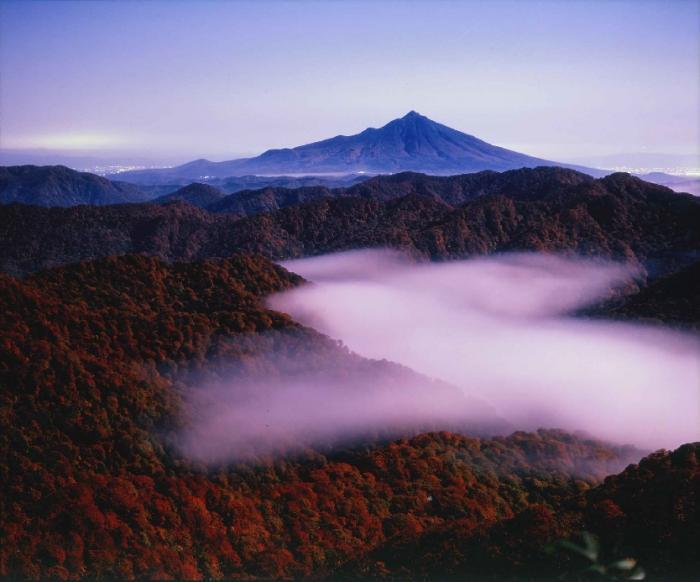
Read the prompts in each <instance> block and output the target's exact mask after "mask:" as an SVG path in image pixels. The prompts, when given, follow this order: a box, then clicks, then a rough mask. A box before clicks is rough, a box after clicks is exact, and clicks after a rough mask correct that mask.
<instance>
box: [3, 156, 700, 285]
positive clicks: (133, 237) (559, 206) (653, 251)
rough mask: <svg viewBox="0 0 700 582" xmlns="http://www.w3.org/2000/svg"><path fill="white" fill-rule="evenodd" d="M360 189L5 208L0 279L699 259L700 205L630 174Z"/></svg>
mask: <svg viewBox="0 0 700 582" xmlns="http://www.w3.org/2000/svg"><path fill="white" fill-rule="evenodd" d="M473 180H475V182H474V183H472V182H471V181H473ZM467 185H468V186H469V187H468V188H467ZM356 188H358V191H353V192H354V194H355V195H339V196H332V195H331V196H320V197H314V198H313V199H311V200H310V201H307V202H303V200H302V198H303V197H304V196H305V195H306V194H308V191H307V189H299V190H289V191H287V193H286V194H285V197H286V200H287V201H290V200H292V199H294V198H297V199H298V200H299V201H300V202H301V203H299V204H294V205H291V206H288V207H285V208H280V209H278V210H274V211H272V212H263V213H260V214H256V215H253V216H247V217H245V216H242V215H240V214H231V213H212V212H208V211H205V210H202V209H199V208H195V207H193V206H191V205H189V204H187V203H183V202H181V201H177V202H174V203H170V204H166V205H156V204H129V205H114V206H106V207H97V206H80V207H75V208H65V209H46V208H40V207H36V206H25V205H19V204H11V205H5V206H1V207H0V237H1V238H2V241H3V244H2V245H0V270H3V271H6V272H10V273H13V274H23V273H28V272H31V271H36V270H40V269H44V268H47V267H53V266H57V265H62V264H66V263H72V262H76V261H82V260H86V259H91V258H95V257H101V256H108V255H122V254H126V253H133V252H136V253H144V254H148V255H154V256H157V257H160V258H162V259H165V260H168V261H172V260H198V259H203V258H211V257H227V256H230V255H231V254H232V253H234V252H237V251H240V250H245V251H253V252H257V253H261V254H264V255H266V256H268V257H270V258H273V259H284V258H291V257H299V256H305V255H315V254H321V253H326V252H331V251H340V250H347V249H354V248H367V247H380V246H383V247H393V248H399V249H403V250H405V251H407V252H408V253H410V254H413V255H415V256H417V257H424V258H431V259H438V260H442V259H450V258H463V257H468V256H472V255H479V254H488V253H496V252H507V251H516V250H539V251H556V252H574V253H580V254H584V255H594V256H602V257H609V258H614V259H620V260H626V261H631V262H633V263H636V264H642V265H644V266H645V267H646V268H647V270H648V271H649V272H650V273H651V274H653V275H661V274H663V273H669V272H672V271H674V270H677V269H679V268H682V267H684V266H686V265H688V264H690V263H691V262H693V261H694V260H696V259H697V255H698V249H700V231H698V229H697V224H698V223H700V199H697V198H695V197H693V196H691V195H688V194H677V193H675V192H673V191H672V190H669V189H668V188H664V187H663V186H657V185H655V184H650V183H648V182H644V181H643V180H640V179H638V178H635V177H633V176H630V175H628V174H613V175H611V176H607V177H606V178H602V179H593V178H589V177H588V176H585V175H583V174H580V173H578V172H574V171H572V170H565V169H562V168H538V169H523V170H516V171H512V172H504V173H500V174H499V173H486V174H482V175H477V177H476V178H474V177H473V176H472V177H469V176H466V177H460V176H457V177H453V178H433V177H429V176H423V175H403V176H392V177H387V178H381V179H379V178H378V179H376V180H374V181H372V182H371V184H370V185H369V186H365V185H362V184H361V185H359V186H357V187H356ZM363 188H364V190H363ZM258 194H259V193H258ZM258 194H256V196H258ZM316 194H318V192H313V196H316ZM341 194H346V192H344V191H341ZM226 200H227V199H226V198H223V199H222V200H221V201H220V202H222V203H223V202H224V201H226ZM260 200H261V199H260V198H259V197H258V198H255V197H253V201H254V202H255V203H256V204H258V203H259V202H260ZM273 201H274V200H273ZM215 204H219V203H215Z"/></svg>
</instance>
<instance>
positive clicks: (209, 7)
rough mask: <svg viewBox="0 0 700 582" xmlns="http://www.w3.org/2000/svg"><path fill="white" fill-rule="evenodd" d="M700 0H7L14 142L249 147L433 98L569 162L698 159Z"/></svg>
mask: <svg viewBox="0 0 700 582" xmlns="http://www.w3.org/2000/svg"><path fill="white" fill-rule="evenodd" d="M699 103H700V0H662V1H659V2H657V1H652V0H631V1H625V0H593V1H590V0H587V1H574V0H570V1H566V0H561V1H555V0H548V1H534V0H532V1H530V0H516V1H507V0H495V1H491V2H485V1H484V2H477V1H475V0H473V1H464V2H447V1H437V2H436V1H430V2H428V1H425V2H421V1H403V2H400V1H389V0H386V1H369V0H367V1H352V0H347V1H343V2H340V1H326V2H322V1H320V0H317V1H303V0H298V1H291V0H288V1H255V2H245V1H239V2H234V1H231V2H223V1H212V2H206V1H204V2H202V1H200V2H194V1H192V2H187V1H173V2H161V1H157V0H154V1H150V2H128V1H123V2H109V1H103V2H96V1H80V2H62V1H50V2H45V1H21V2H20V1H12V0H0V148H3V149H6V150H7V149H34V148H44V149H47V150H50V151H56V152H61V153H71V152H81V153H90V154H98V155H112V156H114V155H117V154H118V155H127V154H128V155H134V156H151V157H154V158H161V159H165V158H172V159H177V160H180V161H186V160H189V159H194V158H199V157H207V158H209V159H214V160H222V159H231V158H235V157H240V156H243V155H248V154H256V153H260V152H262V151H264V150H265V149H268V148H273V147H293V146H296V145H300V144H303V143H308V142H311V141H316V140H319V139H324V138H327V137H332V136H335V135H338V134H346V135H348V134H353V133H357V132H359V131H361V130H363V129H365V128H366V127H378V126H381V125H384V124H385V123H387V122H388V121H390V120H391V119H394V118H397V117H401V116H403V115H404V114H405V113H406V112H408V111H409V110H417V111H419V112H420V113H422V114H424V115H427V116H428V117H430V118H431V119H434V120H435V121H439V122H441V123H445V124H446V125H449V126H451V127H454V128H455V129H459V130H461V131H464V132H466V133H470V134H472V135H476V136H477V137H479V138H481V139H484V140H486V141H489V142H491V143H494V144H497V145H501V146H504V147H508V148H511V149H516V150H518V151H522V152H525V153H528V154H531V155H537V156H541V157H545V158H548V159H554V160H570V159H577V158H581V157H585V156H591V155H605V154H615V153H618V152H661V153H669V154H695V153H697V152H698V147H699V146H698V144H699V143H700V108H699V107H698V104H699Z"/></svg>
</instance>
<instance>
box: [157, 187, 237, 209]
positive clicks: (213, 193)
mask: <svg viewBox="0 0 700 582" xmlns="http://www.w3.org/2000/svg"><path fill="white" fill-rule="evenodd" d="M225 196H226V195H225V194H224V193H223V192H222V191H221V190H219V189H218V188H214V187H213V186H210V185H209V184H200V183H198V182H194V183H192V184H189V185H188V186H184V187H182V188H180V189H179V190H176V191H175V192H171V193H170V194H165V195H164V196H159V197H158V198H156V199H155V200H152V202H153V203H154V204H167V203H168V202H174V201H176V200H179V201H182V202H187V203H188V204H191V205H192V206H196V207H198V208H205V207H206V206H209V205H211V204H214V203H215V202H218V201H219V200H221V199H222V198H224V197H225Z"/></svg>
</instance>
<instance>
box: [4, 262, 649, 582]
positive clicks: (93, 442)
mask: <svg viewBox="0 0 700 582" xmlns="http://www.w3.org/2000/svg"><path fill="white" fill-rule="evenodd" d="M300 282H301V280H300V278H299V277H297V276H296V275H294V274H292V273H289V272H287V271H285V270H284V269H282V268H281V267H278V266H275V265H273V264H271V263H270V262H269V261H267V260H265V259H263V258H262V257H254V256H235V257H232V258H230V259H226V260H220V261H204V262H199V263H179V264H172V265H166V264H164V263H162V262H161V261H158V260H156V259H153V258H149V257H143V256H125V257H119V258H114V257H112V258H106V259H100V260H97V261H92V262H88V263H81V264H77V265H71V266H68V267H62V268H59V269H55V270H49V271H45V272H42V273H38V274H36V275H32V276H30V277H27V278H26V279H23V280H18V279H15V278H13V277H9V276H7V275H0V328H1V329H2V330H3V336H2V341H0V410H2V414H0V484H1V485H2V491H3V495H1V496H0V537H1V539H2V544H0V576H2V577H7V578H12V579H14V578H20V579H24V578H32V579H75V578H90V579H93V578H100V579H102V578H108V579H112V578H115V579H143V578H148V579H151V578H157V579H165V578H176V579H187V580H195V579H202V578H206V579H220V578H227V579H256V578H257V579H263V580H269V579H288V578H302V577H318V576H321V575H323V574H329V573H332V572H333V571H335V570H337V569H338V568H339V567H340V566H341V565H342V564H343V563H345V562H346V561H348V560H349V559H351V558H357V557H359V556H363V555H366V554H368V553H369V552H371V551H373V550H374V549H376V548H378V547H379V546H381V545H383V544H385V543H387V541H389V540H390V539H393V538H396V537H401V536H410V535H411V534H412V533H413V532H415V531H417V530H418V531H420V530H423V529H426V530H428V529H431V528H435V527H439V526H442V525H446V524H448V523H450V522H452V521H454V520H455V519H461V520H462V521H463V522H467V523H470V524H473V525H477V524H481V523H493V522H495V521H499V520H503V519H509V518H510V517H512V516H513V515H515V514H517V513H519V512H520V511H522V510H523V509H526V508H527V507H529V506H530V505H531V504H533V503H542V502H549V503H552V504H556V503H558V502H559V500H560V499H562V498H564V497H567V496H569V495H573V494H577V493H578V492H579V491H580V490H581V489H582V488H584V489H585V488H588V487H590V485H592V484H594V483H595V482H598V481H599V480H600V479H601V478H602V477H603V476H604V475H606V474H609V473H610V472H615V471H617V470H620V469H621V468H622V467H623V466H625V465H626V464H627V463H628V462H629V461H630V460H631V459H636V458H639V456H640V453H639V452H638V451H635V450H630V449H629V448H626V447H614V446H610V445H606V444H603V443H600V442H597V441H594V440H591V439H587V438H583V437H577V436H573V435H568V434H565V433H563V432H560V431H538V432H536V433H531V434H525V433H517V434H515V435H512V436H510V437H498V438H493V439H482V438H476V437H468V436H464V435H457V434H450V433H444V432H442V433H431V434H423V435H419V436H415V437H413V438H404V439H400V440H397V441H392V442H383V443H382V442H380V443H377V442H375V441H374V440H372V439H368V440H367V441H364V442H363V443H362V444H361V446H357V447H356V448H350V449H336V450H334V451H332V452H330V453H329V452H327V451H325V452H324V451H323V450H316V449H309V450H304V451H303V452H302V453H301V454H298V455H296V456H294V457H290V458H286V459H279V460H277V461H274V462H273V461H271V460H270V459H260V460H259V461H260V462H257V463H247V464H237V465H225V466H221V467H218V468H217V470H214V471H206V470H204V467H203V466H202V465H200V464H198V463H194V462H192V461H190V460H188V459H187V458H185V457H183V455H182V454H181V453H180V452H179V449H178V448H177V447H175V446H173V442H174V441H173V438H172V437H173V435H174V434H177V431H178V430H179V429H180V428H181V427H186V426H187V425H188V423H189V422H191V417H190V414H192V412H193V411H192V410H191V409H190V408H189V407H188V406H187V405H186V400H185V397H184V395H185V393H186V389H187V388H188V387H191V388H193V389H197V390H198V389H199V387H200V386H201V385H202V383H203V382H204V381H206V380H208V379H217V378H218V379H220V378H225V377H227V376H226V374H227V373H228V372H229V371H230V370H231V369H232V368H233V369H241V368H242V369H244V370H246V371H247V372H248V373H249V374H251V375H253V377H256V378H259V377H263V378H266V377H274V376H275V374H278V373H279V369H280V368H279V366H280V360H288V361H296V360H298V358H300V357H305V356H306V355H308V354H314V355H315V359H313V360H311V361H310V363H309V366H310V367H313V368H314V369H315V370H318V371H319V372H321V373H323V374H327V375H329V376H331V375H337V376H341V377H346V378H350V379H356V378H357V377H358V374H359V377H360V378H362V381H361V382H357V383H356V384H354V387H353V389H354V390H367V391H370V390H372V389H373V388H374V384H373V381H372V379H373V378H374V377H376V375H378V374H380V373H383V372H386V371H390V372H395V373H397V374H398V377H399V380H400V379H401V378H406V377H407V375H410V374H411V373H410V371H407V370H405V369H403V368H401V369H399V368H400V367H399V366H396V365H394V364H391V363H389V362H386V361H383V362H377V361H371V360H365V359H364V358H360V357H359V356H356V355H354V354H352V353H350V352H348V351H347V350H345V349H344V348H342V346H339V345H338V343H337V342H335V341H332V340H330V339H329V338H326V337H324V336H321V335H320V334H318V333H316V332H314V331H313V330H311V329H308V328H303V327H301V326H299V325H298V324H296V323H295V322H293V321H292V320H291V319H290V318H289V317H288V316H286V315H284V314H281V313H276V312H274V311H270V310H268V309H266V308H265V307H264V306H263V298H264V296H265V295H267V294H269V293H273V292H276V291H280V290H283V289H288V288H290V287H292V286H294V285H297V284H299V283H300ZM269 346H272V347H273V348H274V351H273V355H274V357H269V355H267V350H266V348H267V347H269ZM304 361H309V360H308V359H305V360H304ZM414 376H415V375H414ZM424 380H425V379H424ZM425 381H426V384H424V385H423V389H424V390H431V389H432V390H435V389H436V386H435V385H434V384H432V383H428V382H427V380H425ZM399 387H402V386H401V384H399ZM235 388H236V386H235V385H232V386H231V387H230V388H229V389H231V390H235ZM460 394H461V393H460Z"/></svg>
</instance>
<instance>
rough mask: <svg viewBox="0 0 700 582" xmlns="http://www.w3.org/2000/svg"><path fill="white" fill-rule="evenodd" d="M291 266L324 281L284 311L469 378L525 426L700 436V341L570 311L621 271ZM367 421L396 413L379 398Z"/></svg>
mask: <svg viewBox="0 0 700 582" xmlns="http://www.w3.org/2000/svg"><path fill="white" fill-rule="evenodd" d="M284 266H285V267H286V268H288V269H289V270H291V271H294V272H296V273H298V274H300V275H302V276H304V277H305V278H306V279H308V280H309V281H311V282H312V283H311V284H309V285H305V286H303V287H301V288H298V289H295V290H292V291H288V292H285V293H283V294H280V295H277V296H274V297H272V298H270V300H269V304H270V306H271V307H272V308H274V309H277V310H280V311H284V312H286V313H289V314H290V315H292V317H294V318H295V319H296V320H297V321H300V322H302V323H304V324H307V325H310V326H312V327H314V328H315V329H317V330H319V331H321V332H322V333H325V334H327V335H329V336H331V337H333V338H336V339H340V340H342V341H343V342H344V343H345V344H346V345H347V346H348V347H349V348H350V349H351V350H353V351H355V352H357V353H358V354H360V355H362V356H365V357H368V358H377V359H381V358H386V359H388V360H391V361H394V362H398V363H400V364H403V365H404V366H408V367H410V368H412V369H414V370H416V371H418V372H420V373H422V374H425V375H427V376H430V377H432V378H437V379H439V380H443V381H445V382H449V383H450V384H453V385H455V386H458V387H459V388H460V389H461V390H462V391H463V393H464V394H467V395H471V396H472V397H475V398H477V399H479V400H482V401H487V402H488V403H489V404H490V405H491V406H493V408H494V409H495V410H496V412H497V414H498V415H500V416H502V417H503V418H505V419H506V420H507V421H508V422H509V423H510V425H511V426H512V427H514V428H518V429H526V430H527V429H534V428H539V427H558V428H565V429H567V430H583V431H586V432H588V433H590V434H591V435H593V436H595V437H599V438H604V439H609V440H612V441H616V442H625V443H628V442H631V443H634V444H636V445H639V446H643V447H646V448H658V447H669V448H670V447H675V446H677V445H679V444H681V443H683V442H688V441H693V440H697V439H698V438H700V435H699V434H698V433H699V428H698V427H700V413H699V409H700V401H699V399H700V394H699V389H700V388H699V387H700V363H699V362H698V355H697V354H698V353H699V351H698V348H699V347H700V346H699V344H698V339H697V338H696V337H694V336H690V335H685V334H680V333H676V332H671V331H666V330H661V329H658V328H651V327H645V326H641V325H633V324H622V323H614V322H603V321H586V320H582V319H574V318H572V317H569V316H567V313H569V312H571V311H572V310H574V309H576V308H579V307H582V306H585V305H587V304H590V303H592V302H594V301H596V300H599V299H600V298H602V297H604V296H605V295H606V294H607V293H609V292H610V290H611V288H614V287H615V286H618V285H621V284H624V283H625V282H626V281H628V280H629V278H630V276H631V275H632V274H633V273H631V272H630V271H629V270H628V269H627V268H625V267H623V266H621V265H618V264H611V263H601V262H594V261H587V260H576V259H570V258H567V259H565V258H561V257H555V256H551V255H547V256H545V255H535V254H516V255H506V256H500V257H496V258H493V257H491V258H479V259H473V260H467V261H460V262H451V263H442V264H419V265H416V264H414V263H409V262H407V261H404V260H402V258H401V257H400V256H397V255H396V254H394V253H391V252H387V251H356V252H350V253H342V254H337V255H329V256H323V257H318V258H311V259H302V260H295V261H290V262H287V263H285V264H284ZM314 401H315V399H314V398H312V402H307V403H304V405H303V406H302V408H303V409H304V412H300V411H298V410H296V409H291V408H290V409H289V413H290V416H295V417H296V415H300V416H299V418H300V419H302V420H300V421H299V422H301V425H300V427H299V431H300V432H303V431H306V430H312V427H313V426H314V423H315V422H316V420H317V419H319V418H322V417H323V414H324V411H323V405H321V406H320V407H317V410H316V412H315V413H314V412H310V410H309V409H311V408H313V402H314ZM320 402H322V399H321V401H320ZM389 408H390V407H389ZM353 416H354V417H357V418H358V419H363V420H359V422H363V421H364V419H369V418H371V421H369V422H370V423H377V424H381V423H382V422H383V421H384V416H383V413H381V412H378V411H377V410H375V409H374V408H373V405H372V403H371V402H366V403H358V406H357V410H354V411H353ZM302 425H303V426H302Z"/></svg>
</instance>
